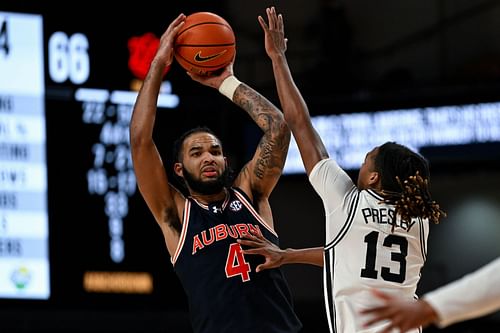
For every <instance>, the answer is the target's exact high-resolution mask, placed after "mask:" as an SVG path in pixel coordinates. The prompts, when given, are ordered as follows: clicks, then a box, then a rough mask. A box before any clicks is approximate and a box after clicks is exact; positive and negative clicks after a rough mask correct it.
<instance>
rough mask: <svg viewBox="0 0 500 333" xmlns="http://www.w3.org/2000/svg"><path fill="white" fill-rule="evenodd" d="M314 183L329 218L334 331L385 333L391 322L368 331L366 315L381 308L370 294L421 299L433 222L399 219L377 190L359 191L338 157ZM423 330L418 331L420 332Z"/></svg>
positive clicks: (328, 294) (328, 286) (327, 284)
mask: <svg viewBox="0 0 500 333" xmlns="http://www.w3.org/2000/svg"><path fill="white" fill-rule="evenodd" d="M309 180H310V182H311V184H312V185H313V187H314V189H315V190H316V192H317V193H318V194H319V196H320V197H321V199H322V200H323V205H324V208H325V214H326V245H325V254H324V255H325V258H324V259H325V264H324V289H325V290H324V294H325V305H326V310H327V317H328V322H329V326H330V331H331V332H338V333H350V332H358V333H359V332H380V331H381V329H382V328H383V327H385V326H386V325H387V322H382V323H381V324H378V325H373V326H371V327H369V328H365V327H364V326H363V324H364V323H365V322H366V321H367V320H368V319H369V317H367V316H363V315H361V314H360V311H361V310H362V309H365V308H369V307H373V306H375V305H378V304H380V301H379V300H378V299H376V298H375V297H374V296H373V294H372V293H371V292H370V290H371V289H380V290H382V291H384V292H387V293H389V294H394V295H398V296H399V297H406V298H409V299H413V298H416V295H415V291H416V289H417V283H418V281H419V279H420V270H421V268H422V266H423V265H424V262H425V257H426V251H427V236H428V233H429V222H428V220H426V219H424V220H421V219H415V220H412V221H411V222H402V221H401V220H400V219H399V218H397V219H396V220H395V223H396V227H395V228H394V231H392V229H393V228H392V226H393V223H394V222H393V221H394V220H393V217H394V214H395V207H394V206H393V205H387V204H385V203H382V200H383V199H382V197H381V196H380V195H379V194H377V193H376V192H375V191H373V190H370V189H369V190H362V191H360V190H358V188H357V187H356V186H355V185H354V183H353V181H352V180H351V178H350V177H349V176H348V175H347V174H346V173H345V171H344V170H342V169H341V168H340V167H339V166H338V164H337V163H336V162H335V161H334V160H332V159H325V160H322V161H320V162H319V163H318V164H316V165H315V166H314V168H313V170H312V171H311V173H310V175H309ZM419 331H421V330H414V331H413V332H419Z"/></svg>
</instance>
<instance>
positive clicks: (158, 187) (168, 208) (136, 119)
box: [130, 14, 185, 254]
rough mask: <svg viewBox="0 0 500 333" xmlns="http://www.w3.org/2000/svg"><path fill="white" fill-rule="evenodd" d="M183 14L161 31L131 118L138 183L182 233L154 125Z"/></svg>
mask: <svg viewBox="0 0 500 333" xmlns="http://www.w3.org/2000/svg"><path fill="white" fill-rule="evenodd" d="M184 17H185V16H184V15H183V14H181V15H179V16H178V17H177V18H176V19H175V20H174V21H173V22H172V23H171V24H170V26H169V27H168V28H167V30H166V31H165V33H164V34H163V35H162V37H161V39H160V46H159V48H158V51H157V53H156V55H155V57H154V59H153V61H152V62H151V66H150V69H149V72H148V75H147V77H146V79H145V80H144V82H143V85H142V87H141V89H140V91H139V94H138V96H137V100H136V103H135V105H134V109H133V113H132V119H131V122H130V148H131V152H132V160H133V164H134V171H135V175H136V178H137V184H138V187H139V190H140V192H141V194H142V196H143V197H144V200H145V201H146V203H147V205H148V207H149V209H150V210H151V212H152V214H153V215H154V217H155V219H156V221H157V222H158V224H159V225H160V227H161V228H162V230H163V231H164V232H165V231H167V235H178V234H179V233H180V229H181V223H180V219H179V214H178V210H177V208H176V205H175V200H179V196H180V194H179V193H178V192H177V191H175V190H174V189H173V188H171V187H170V185H169V183H168V179H167V174H166V171H165V168H164V166H163V162H162V160H161V157H160V154H159V153H158V150H157V148H156V145H155V143H154V141H153V127H154V123H155V116H156V104H157V99H158V94H159V90H160V85H161V81H162V78H163V74H164V71H165V68H166V67H167V66H169V65H170V64H171V63H172V57H173V40H174V37H175V35H176V33H177V31H178V29H179V28H180V27H181V26H182V24H183V20H184ZM165 228H166V229H165ZM174 238H175V236H174ZM175 239H178V236H177V238H175ZM175 239H174V241H173V242H168V239H167V243H168V248H169V252H170V253H171V254H172V250H173V249H174V247H175Z"/></svg>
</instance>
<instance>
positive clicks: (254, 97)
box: [233, 84, 281, 132]
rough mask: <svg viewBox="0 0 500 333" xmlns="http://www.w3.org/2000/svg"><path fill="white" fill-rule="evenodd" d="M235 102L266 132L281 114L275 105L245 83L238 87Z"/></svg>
mask: <svg viewBox="0 0 500 333" xmlns="http://www.w3.org/2000/svg"><path fill="white" fill-rule="evenodd" d="M233 102H234V103H235V104H236V105H238V106H239V107H241V108H242V109H243V110H245V111H246V112H247V113H248V114H249V115H250V117H252V119H253V120H254V121H255V123H256V124H257V126H259V127H260V128H261V129H262V130H263V131H264V132H266V131H268V130H270V129H271V126H272V125H273V123H276V122H278V117H280V116H281V115H280V114H279V111H278V110H276V108H275V107H274V105H272V104H271V103H270V102H269V101H268V100H266V99H265V98H264V97H262V96H261V95H260V94H259V93H257V92H256V91H255V90H253V89H251V88H250V87H248V86H247V85H245V84H241V85H240V86H239V87H238V89H236V92H235V94H234V97H233Z"/></svg>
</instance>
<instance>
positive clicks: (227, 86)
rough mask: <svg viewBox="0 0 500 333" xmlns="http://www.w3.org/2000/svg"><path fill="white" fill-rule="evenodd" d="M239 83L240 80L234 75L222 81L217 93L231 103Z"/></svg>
mask: <svg viewBox="0 0 500 333" xmlns="http://www.w3.org/2000/svg"><path fill="white" fill-rule="evenodd" d="M240 83H241V82H240V80H238V79H237V78H236V77H235V76H234V75H231V76H228V77H227V78H225V79H224V81H222V84H221V85H220V87H219V92H220V93H221V94H222V95H224V96H226V97H227V98H229V99H230V100H231V101H232V100H233V95H234V92H235V91H236V88H238V86H239V85H240Z"/></svg>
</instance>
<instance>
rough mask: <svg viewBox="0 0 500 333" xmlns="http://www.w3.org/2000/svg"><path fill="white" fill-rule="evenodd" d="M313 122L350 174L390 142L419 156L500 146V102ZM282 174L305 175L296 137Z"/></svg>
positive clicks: (320, 118) (317, 118) (343, 116)
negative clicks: (431, 150) (457, 147)
mask: <svg viewBox="0 0 500 333" xmlns="http://www.w3.org/2000/svg"><path fill="white" fill-rule="evenodd" d="M312 122H313V126H314V128H315V129H316V130H317V132H318V134H319V136H320V137H321V138H322V140H323V143H324V145H325V147H326V149H327V151H328V153H329V154H330V156H331V157H332V158H334V159H335V160H336V161H337V162H338V163H339V165H340V166H342V167H343V168H345V169H350V170H355V169H359V168H360V166H361V163H363V161H364V159H365V155H366V153H367V152H369V151H370V150H371V149H373V147H376V146H379V145H381V144H383V143H384V142H386V141H396V142H398V143H400V144H404V145H406V146H408V147H410V148H412V149H414V150H415V151H420V149H421V148H423V147H442V146H450V145H467V144H477V143H491V142H500V103H477V104H466V105H448V106H440V107H422V108H415V109H404V110H390V111H378V112H359V113H355V114H354V113H353V114H340V115H329V116H315V117H312ZM283 173H284V174H294V173H304V166H303V163H302V159H301V157H300V152H299V149H298V147H297V143H296V142H295V140H293V137H292V142H291V144H290V149H289V152H288V156H287V161H286V164H285V169H284V171H283Z"/></svg>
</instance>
